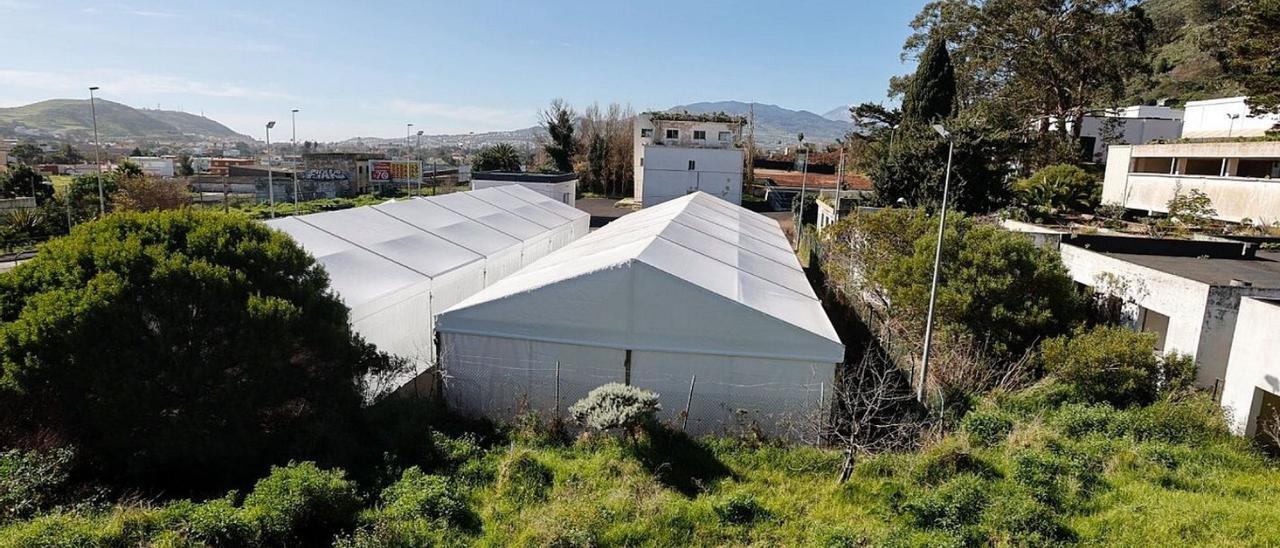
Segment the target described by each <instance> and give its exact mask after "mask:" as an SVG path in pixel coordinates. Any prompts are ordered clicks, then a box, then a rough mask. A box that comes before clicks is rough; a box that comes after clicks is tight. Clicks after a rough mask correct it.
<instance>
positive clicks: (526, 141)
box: [332, 126, 542, 149]
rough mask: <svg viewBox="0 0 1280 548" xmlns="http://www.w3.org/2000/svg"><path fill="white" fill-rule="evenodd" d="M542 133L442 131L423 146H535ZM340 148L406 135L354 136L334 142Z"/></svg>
mask: <svg viewBox="0 0 1280 548" xmlns="http://www.w3.org/2000/svg"><path fill="white" fill-rule="evenodd" d="M540 134H542V128H540V127H538V126H534V127H527V128H524V129H513V130H509V131H486V132H482V133H440V134H435V135H423V136H422V141H421V142H422V146H423V147H438V146H465V147H470V148H479V147H483V146H488V145H493V144H497V143H511V144H514V145H518V146H524V145H529V146H533V145H535V144H536V143H537V140H538V135H540ZM413 143H414V145H417V143H418V141H417V136H414V137H413ZM332 144H333V145H334V146H336V147H338V148H339V149H341V148H344V147H351V148H362V147H381V146H398V145H402V144H404V137H352V138H350V139H346V140H344V141H339V142H336V143H332Z"/></svg>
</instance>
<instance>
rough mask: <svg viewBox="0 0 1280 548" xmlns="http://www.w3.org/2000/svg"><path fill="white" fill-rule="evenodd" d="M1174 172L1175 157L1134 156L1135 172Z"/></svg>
mask: <svg viewBox="0 0 1280 548" xmlns="http://www.w3.org/2000/svg"><path fill="white" fill-rule="evenodd" d="M1171 172H1173V158H1134V159H1133V173H1164V174H1168V173H1171Z"/></svg>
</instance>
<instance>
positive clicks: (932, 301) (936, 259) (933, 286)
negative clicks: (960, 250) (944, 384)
mask: <svg viewBox="0 0 1280 548" xmlns="http://www.w3.org/2000/svg"><path fill="white" fill-rule="evenodd" d="M933 130H934V131H936V132H938V135H941V136H942V138H943V139H946V140H947V143H948V145H947V173H946V175H945V176H944V177H943V183H942V214H941V215H939V216H938V242H937V244H936V245H935V247H934V249H933V282H932V283H930V284H929V315H928V316H927V317H926V318H925V322H924V354H923V355H922V356H921V357H920V385H919V386H918V387H917V388H916V399H917V400H918V401H920V402H924V385H925V381H926V380H927V379H928V378H929V350H930V347H931V346H932V344H931V343H932V342H933V309H934V305H936V304H937V302H938V268H939V267H940V266H941V265H942V233H943V229H944V228H945V227H946V226H947V193H948V191H949V190H950V189H951V154H952V153H953V152H955V150H956V141H955V139H952V138H951V134H950V133H948V132H947V129H946V128H944V127H942V124H934V125H933Z"/></svg>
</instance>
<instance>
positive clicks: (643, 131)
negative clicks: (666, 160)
mask: <svg viewBox="0 0 1280 548" xmlns="http://www.w3.org/2000/svg"><path fill="white" fill-rule="evenodd" d="M640 136H641V137H644V138H646V139H647V138H649V137H653V128H649V127H646V128H640Z"/></svg>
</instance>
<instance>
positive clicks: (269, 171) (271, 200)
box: [267, 120, 276, 219]
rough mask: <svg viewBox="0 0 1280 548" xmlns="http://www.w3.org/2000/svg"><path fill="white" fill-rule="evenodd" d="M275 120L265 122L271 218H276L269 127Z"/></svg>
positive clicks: (268, 195)
mask: <svg viewBox="0 0 1280 548" xmlns="http://www.w3.org/2000/svg"><path fill="white" fill-rule="evenodd" d="M273 127H276V121H275V120H272V121H270V122H267V203H268V204H269V205H270V206H271V218H272V219H274V218H276V187H275V185H274V184H273V183H272V180H271V128H273Z"/></svg>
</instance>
